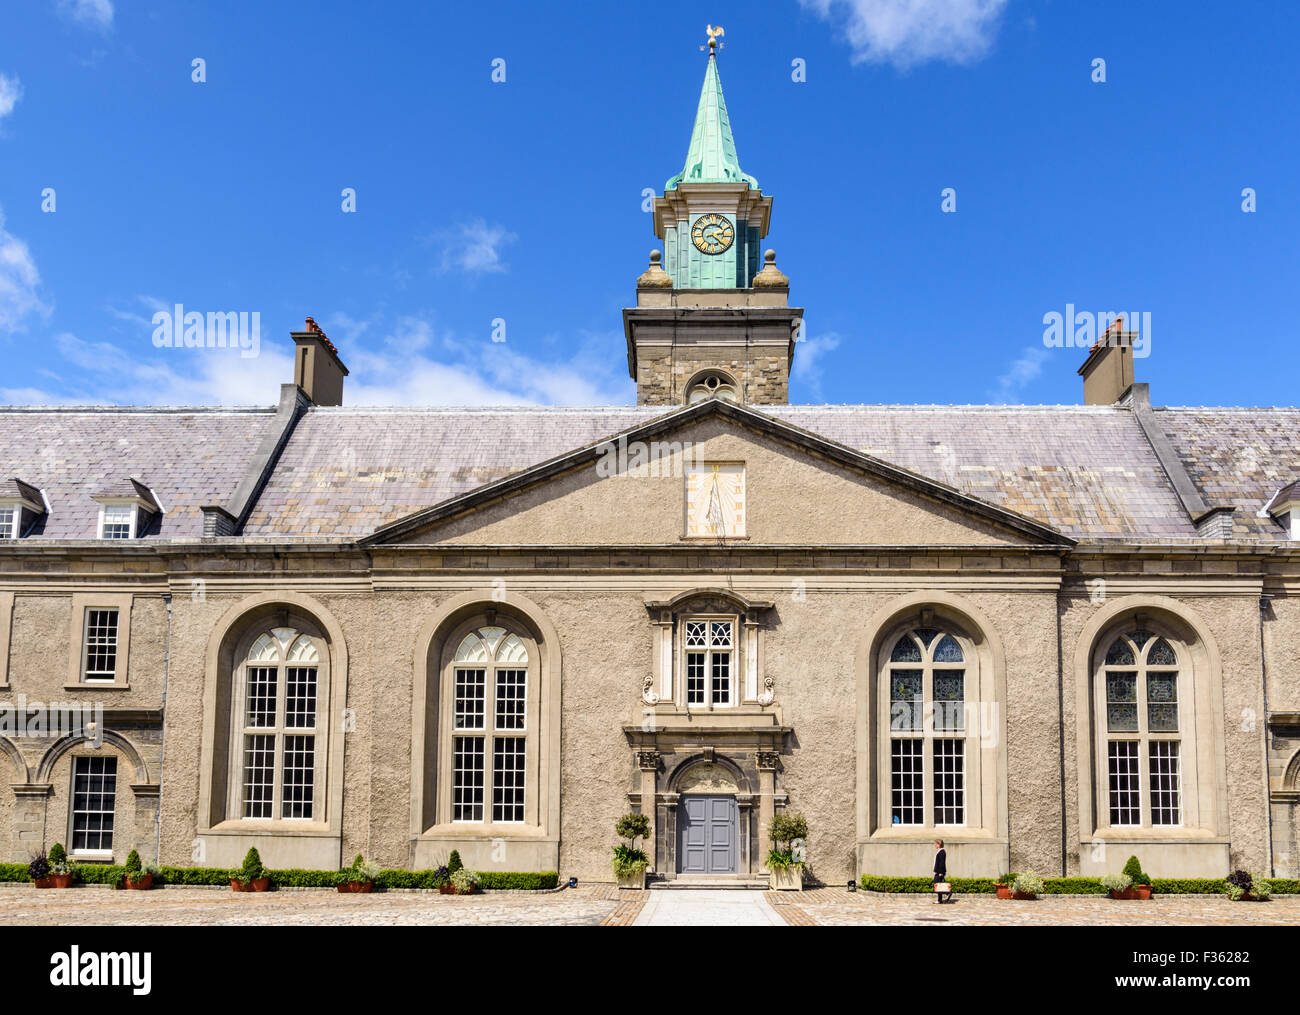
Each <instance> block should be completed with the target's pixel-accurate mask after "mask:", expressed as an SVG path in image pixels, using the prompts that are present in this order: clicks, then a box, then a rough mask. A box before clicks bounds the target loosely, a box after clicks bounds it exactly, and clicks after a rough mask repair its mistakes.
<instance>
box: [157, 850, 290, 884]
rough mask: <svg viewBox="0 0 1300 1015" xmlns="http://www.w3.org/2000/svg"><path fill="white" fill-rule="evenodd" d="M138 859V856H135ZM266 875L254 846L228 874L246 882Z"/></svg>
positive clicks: (259, 855)
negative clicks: (242, 861)
mask: <svg viewBox="0 0 1300 1015" xmlns="http://www.w3.org/2000/svg"><path fill="white" fill-rule="evenodd" d="M137 859H138V857H137ZM265 875H266V868H265V867H263V866H262V854H261V853H259V852H258V851H257V847H256V846H252V847H250V848H249V850H248V852H247V853H245V854H244V865H243V866H242V867H240V868H239V870H237V871H235V872H234V873H233V874H231V875H230V876H231V877H232V878H234V879H235V880H236V881H241V882H243V883H244V884H248V883H249V882H250V881H256V880H257V879H258V878H260V877H264V876H265Z"/></svg>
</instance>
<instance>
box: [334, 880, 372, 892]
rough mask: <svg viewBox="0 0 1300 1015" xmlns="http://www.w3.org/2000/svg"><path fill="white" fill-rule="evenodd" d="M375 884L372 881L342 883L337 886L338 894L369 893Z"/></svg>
mask: <svg viewBox="0 0 1300 1015" xmlns="http://www.w3.org/2000/svg"><path fill="white" fill-rule="evenodd" d="M374 888H375V883H374V882H373V881H344V882H343V883H342V884H340V885H339V891H340V892H362V893H369V892H371V891H374Z"/></svg>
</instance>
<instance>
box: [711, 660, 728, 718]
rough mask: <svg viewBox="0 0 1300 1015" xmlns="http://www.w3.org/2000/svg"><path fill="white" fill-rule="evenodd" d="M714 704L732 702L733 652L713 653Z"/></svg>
mask: <svg viewBox="0 0 1300 1015" xmlns="http://www.w3.org/2000/svg"><path fill="white" fill-rule="evenodd" d="M713 704H715V705H730V704H731V653H730V652H714V653H713Z"/></svg>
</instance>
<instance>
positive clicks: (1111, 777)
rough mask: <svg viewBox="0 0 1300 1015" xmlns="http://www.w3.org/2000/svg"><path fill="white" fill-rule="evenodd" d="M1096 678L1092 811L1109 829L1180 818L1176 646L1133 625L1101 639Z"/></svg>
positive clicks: (1180, 691)
mask: <svg viewBox="0 0 1300 1015" xmlns="http://www.w3.org/2000/svg"><path fill="white" fill-rule="evenodd" d="M1102 644H1103V646H1104V650H1102V651H1100V652H1099V655H1100V657H1101V658H1100V660H1099V664H1098V679H1097V681H1096V688H1095V695H1096V712H1097V715H1098V717H1099V722H1098V726H1099V727H1100V728H1099V731H1098V756H1099V757H1098V760H1099V767H1100V769H1101V771H1102V772H1103V773H1104V775H1105V778H1104V780H1101V783H1102V786H1103V787H1104V792H1105V799H1104V802H1103V803H1102V806H1101V807H1100V808H1099V810H1100V811H1101V813H1102V814H1103V815H1105V816H1106V818H1107V820H1108V823H1109V824H1110V825H1111V826H1112V827H1116V828H1119V827H1134V828H1138V827H1141V828H1152V827H1157V828H1158V827H1166V826H1177V825H1182V824H1183V823H1184V821H1183V818H1184V805H1183V800H1184V791H1185V786H1184V778H1185V772H1184V767H1183V763H1182V741H1183V737H1184V734H1185V730H1184V722H1183V716H1182V711H1183V709H1182V702H1184V701H1187V700H1190V697H1191V696H1190V693H1189V692H1190V690H1191V688H1190V687H1189V686H1187V681H1188V675H1187V668H1186V666H1185V665H1183V664H1182V662H1180V652H1181V651H1182V649H1181V646H1178V647H1176V645H1177V643H1176V642H1175V641H1173V640H1171V639H1170V638H1166V637H1161V636H1160V635H1158V634H1155V633H1153V632H1151V631H1149V630H1145V629H1143V628H1141V627H1139V628H1137V629H1136V630H1132V631H1128V632H1123V633H1120V634H1116V635H1112V636H1109V637H1107V638H1105V639H1103V642H1102Z"/></svg>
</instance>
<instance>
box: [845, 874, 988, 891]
mask: <svg viewBox="0 0 1300 1015" xmlns="http://www.w3.org/2000/svg"><path fill="white" fill-rule="evenodd" d="M948 883H949V884H950V885H952V890H953V892H954V893H958V894H962V895H992V894H993V880H992V879H991V878H949V879H948ZM858 885H859V887H861V888H862V890H863V891H865V892H889V893H893V894H903V895H930V894H932V893H933V892H934V883H933V882H932V881H931V880H930V879H929V878H915V877H889V876H884V875H879V874H863V875H862V877H861V879H859V881H858Z"/></svg>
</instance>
